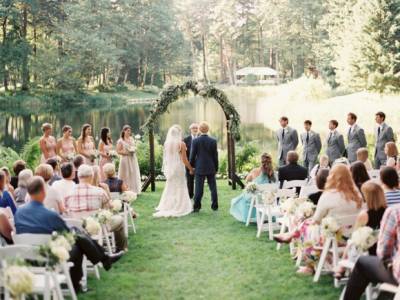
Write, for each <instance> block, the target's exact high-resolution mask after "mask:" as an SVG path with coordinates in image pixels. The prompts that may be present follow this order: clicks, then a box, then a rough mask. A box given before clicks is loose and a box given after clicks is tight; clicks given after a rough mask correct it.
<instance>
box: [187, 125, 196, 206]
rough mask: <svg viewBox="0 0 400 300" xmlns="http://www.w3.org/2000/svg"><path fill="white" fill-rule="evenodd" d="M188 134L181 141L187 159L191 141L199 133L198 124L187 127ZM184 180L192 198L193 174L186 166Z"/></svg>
mask: <svg viewBox="0 0 400 300" xmlns="http://www.w3.org/2000/svg"><path fill="white" fill-rule="evenodd" d="M189 129H190V135H189V136H187V137H185V138H184V139H183V141H184V142H185V144H186V156H187V159H188V160H189V159H190V150H191V149H192V142H193V140H194V139H195V138H196V137H197V136H198V133H199V124H197V123H193V124H192V125H190V127H189ZM186 180H187V187H188V191H189V197H190V199H193V196H194V175H192V174H190V172H189V170H188V169H187V168H186Z"/></svg>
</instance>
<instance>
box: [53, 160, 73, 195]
mask: <svg viewBox="0 0 400 300" xmlns="http://www.w3.org/2000/svg"><path fill="white" fill-rule="evenodd" d="M61 175H62V177H63V178H62V179H61V180H58V181H56V182H54V183H53V185H52V187H53V188H54V189H55V190H56V191H57V192H58V193H59V194H60V196H61V198H62V199H63V203H64V200H65V197H67V196H68V195H69V193H71V191H72V189H73V188H74V186H75V182H74V178H75V172H74V165H73V164H72V163H70V162H66V163H63V164H62V166H61Z"/></svg>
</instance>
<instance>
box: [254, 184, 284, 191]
mask: <svg viewBox="0 0 400 300" xmlns="http://www.w3.org/2000/svg"><path fill="white" fill-rule="evenodd" d="M278 188H279V183H264V184H258V185H257V189H258V190H259V191H260V192H267V191H268V192H276V191H277V190H278Z"/></svg>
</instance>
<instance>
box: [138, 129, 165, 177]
mask: <svg viewBox="0 0 400 300" xmlns="http://www.w3.org/2000/svg"><path fill="white" fill-rule="evenodd" d="M154 150H155V151H154V152H155V170H156V176H158V175H161V174H162V170H161V169H162V159H163V147H162V146H161V145H160V143H159V142H158V139H157V138H156V137H155V138H154ZM137 156H138V161H139V168H140V172H141V175H145V176H147V175H149V174H150V164H149V161H150V146H149V138H148V136H147V135H146V137H145V138H144V140H143V141H142V142H139V143H138V145H137Z"/></svg>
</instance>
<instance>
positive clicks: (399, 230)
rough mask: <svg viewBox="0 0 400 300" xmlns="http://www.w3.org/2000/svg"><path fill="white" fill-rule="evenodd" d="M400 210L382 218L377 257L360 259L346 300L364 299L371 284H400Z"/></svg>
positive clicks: (349, 285) (346, 294)
mask: <svg viewBox="0 0 400 300" xmlns="http://www.w3.org/2000/svg"><path fill="white" fill-rule="evenodd" d="M399 234H400V207H399V206H393V207H388V208H387V209H386V211H385V213H384V215H383V218H382V222H381V226H380V231H379V237H378V246H377V251H376V253H377V256H360V258H359V259H358V260H357V263H356V265H355V266H354V269H353V271H352V273H351V276H350V279H349V281H348V283H347V287H346V292H345V294H344V300H357V299H361V296H362V294H363V293H364V291H365V289H366V287H367V286H368V285H369V284H370V283H374V284H377V283H384V282H386V283H390V284H393V285H398V284H399V282H400V251H399V249H400V235H399Z"/></svg>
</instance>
